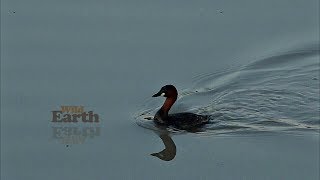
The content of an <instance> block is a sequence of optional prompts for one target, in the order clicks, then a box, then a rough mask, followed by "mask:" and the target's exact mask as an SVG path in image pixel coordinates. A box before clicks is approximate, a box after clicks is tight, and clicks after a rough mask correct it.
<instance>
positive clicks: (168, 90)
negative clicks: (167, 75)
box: [152, 85, 209, 130]
mask: <svg viewBox="0 0 320 180" xmlns="http://www.w3.org/2000/svg"><path fill="white" fill-rule="evenodd" d="M158 96H163V97H165V98H166V100H165V101H164V103H163V105H162V107H161V108H160V109H159V110H158V111H157V113H156V114H155V115H154V118H153V120H154V122H155V123H156V124H159V125H166V126H170V125H171V126H173V127H175V128H178V129H185V130H190V129H195V128H199V127H201V126H203V125H204V124H207V123H208V122H209V116H208V115H199V114H194V113H190V112H183V113H176V114H169V111H170V109H171V107H172V105H173V104H174V103H175V101H176V100H177V97H178V91H177V89H176V88H175V87H174V86H173V85H165V86H163V87H162V88H161V89H160V91H159V92H158V93H156V94H154V95H153V96H152V97H158Z"/></svg>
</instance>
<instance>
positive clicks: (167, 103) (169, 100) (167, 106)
mask: <svg viewBox="0 0 320 180" xmlns="http://www.w3.org/2000/svg"><path fill="white" fill-rule="evenodd" d="M176 100H177V97H168V98H167V99H166V101H165V102H164V103H163V105H162V107H161V109H162V110H163V111H164V112H165V113H168V112H169V110H170V108H171V106H172V105H173V104H174V102H176Z"/></svg>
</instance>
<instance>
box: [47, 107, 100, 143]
mask: <svg viewBox="0 0 320 180" xmlns="http://www.w3.org/2000/svg"><path fill="white" fill-rule="evenodd" d="M51 113H52V114H51V116H52V118H51V125H52V127H51V128H52V137H53V139H55V140H58V142H60V143H62V144H65V145H66V146H67V147H68V146H69V144H83V143H84V142H85V140H86V139H88V138H91V139H93V138H95V137H98V136H100V119H99V115H98V114H97V113H94V112H93V111H85V109H84V107H83V106H61V108H60V110H57V111H51Z"/></svg>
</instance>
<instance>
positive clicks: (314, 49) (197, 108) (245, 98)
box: [134, 44, 320, 135]
mask: <svg viewBox="0 0 320 180" xmlns="http://www.w3.org/2000/svg"><path fill="white" fill-rule="evenodd" d="M319 54H320V53H319V44H311V45H306V46H302V47H300V48H297V49H292V50H290V51H286V52H283V53H278V54H275V55H271V56H268V57H264V58H261V59H258V60H256V61H254V62H252V63H250V64H248V65H245V66H242V67H237V68H229V69H225V70H223V71H220V72H218V73H212V74H210V73H207V74H206V73H204V74H201V75H199V76H197V77H196V78H195V81H194V86H193V87H192V88H189V89H186V90H184V91H182V93H180V96H179V99H178V101H177V102H176V104H175V106H173V108H172V110H171V113H175V112H182V111H190V112H194V113H198V114H208V115H210V117H211V119H212V120H211V123H209V124H208V125H206V126H205V127H203V128H202V129H200V130H199V131H198V132H197V133H198V134H201V135H204V134H207V135H210V134H234V133H242V134H246V133H248V134H250V133H252V132H255V133H257V132H266V131H267V132H270V131H271V132H301V131H314V132H317V133H319V130H320V119H319V110H320V107H319V106H320V105H319V85H320V84H319V70H320V68H319V57H320V56H319ZM159 106H160V104H157V103H154V101H148V102H146V103H145V106H144V107H148V108H143V109H142V110H141V111H139V112H137V113H136V114H135V116H134V117H135V119H136V120H137V123H138V124H139V125H140V126H142V127H144V128H148V129H153V130H156V129H157V127H156V126H155V125H154V123H153V122H152V121H150V120H149V121H148V120H145V118H146V117H152V116H153V115H154V114H155V112H156V110H157V109H158V108H159ZM168 129H169V131H170V132H173V133H182V132H183V131H180V130H177V129H173V128H170V127H169V128H168Z"/></svg>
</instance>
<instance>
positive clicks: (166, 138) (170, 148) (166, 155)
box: [150, 132, 177, 161]
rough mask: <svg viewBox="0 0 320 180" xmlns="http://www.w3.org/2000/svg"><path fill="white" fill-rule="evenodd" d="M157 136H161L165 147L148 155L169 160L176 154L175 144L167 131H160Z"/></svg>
mask: <svg viewBox="0 0 320 180" xmlns="http://www.w3.org/2000/svg"><path fill="white" fill-rule="evenodd" d="M159 137H160V138H161V140H162V142H163V144H164V147H165V148H164V149H163V150H162V151H160V152H157V153H152V154H150V155H151V156H155V157H157V158H159V159H161V160H163V161H171V160H172V159H174V157H175V156H176V152H177V149H176V145H175V144H174V142H173V140H172V139H171V137H170V135H169V133H168V132H161V133H160V134H159Z"/></svg>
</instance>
